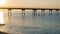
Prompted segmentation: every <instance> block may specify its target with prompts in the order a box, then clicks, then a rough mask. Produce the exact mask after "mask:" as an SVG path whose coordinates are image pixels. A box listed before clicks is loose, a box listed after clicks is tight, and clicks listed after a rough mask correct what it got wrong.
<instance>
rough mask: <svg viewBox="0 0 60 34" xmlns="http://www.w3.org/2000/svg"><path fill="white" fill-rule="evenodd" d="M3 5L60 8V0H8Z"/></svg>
mask: <svg viewBox="0 0 60 34" xmlns="http://www.w3.org/2000/svg"><path fill="white" fill-rule="evenodd" d="M3 6H4V7H23V8H24V7H27V8H31V7H34V8H60V0H6V3H5V5H3ZM3 6H0V7H3Z"/></svg>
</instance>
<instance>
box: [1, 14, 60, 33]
mask: <svg viewBox="0 0 60 34" xmlns="http://www.w3.org/2000/svg"><path fill="white" fill-rule="evenodd" d="M4 22H5V26H0V31H4V32H8V33H11V34H60V16H56V15H55V14H53V16H49V15H48V13H46V15H45V16H32V14H31V13H26V16H21V13H20V14H19V13H12V15H11V17H8V16H7V13H4Z"/></svg>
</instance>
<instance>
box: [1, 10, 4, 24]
mask: <svg viewBox="0 0 60 34" xmlns="http://www.w3.org/2000/svg"><path fill="white" fill-rule="evenodd" d="M0 24H4V19H3V11H0Z"/></svg>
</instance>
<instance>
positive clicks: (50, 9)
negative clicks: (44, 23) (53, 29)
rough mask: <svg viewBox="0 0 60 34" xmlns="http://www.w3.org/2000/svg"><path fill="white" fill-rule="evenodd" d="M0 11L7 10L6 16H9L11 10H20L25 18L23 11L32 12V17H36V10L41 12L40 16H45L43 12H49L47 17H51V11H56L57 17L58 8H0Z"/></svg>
mask: <svg viewBox="0 0 60 34" xmlns="http://www.w3.org/2000/svg"><path fill="white" fill-rule="evenodd" d="M0 9H8V16H11V10H12V9H20V10H22V15H24V16H25V10H33V14H32V15H34V16H37V10H41V15H45V10H49V15H52V10H56V15H59V10H60V8H0ZM42 13H43V14H42ZM39 16H40V14H39Z"/></svg>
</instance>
